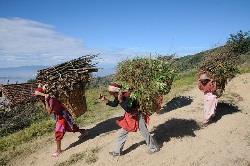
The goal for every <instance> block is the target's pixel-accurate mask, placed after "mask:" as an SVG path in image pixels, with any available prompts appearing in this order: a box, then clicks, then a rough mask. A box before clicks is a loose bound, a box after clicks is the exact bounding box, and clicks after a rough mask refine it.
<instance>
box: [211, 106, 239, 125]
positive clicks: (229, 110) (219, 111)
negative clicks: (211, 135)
mask: <svg viewBox="0 0 250 166" xmlns="http://www.w3.org/2000/svg"><path fill="white" fill-rule="evenodd" d="M236 112H241V110H239V108H238V106H236V105H234V104H231V103H226V102H219V103H218V104H217V107H216V110H215V116H214V117H213V118H211V121H210V123H215V122H217V121H218V120H220V119H221V118H222V116H224V115H227V114H233V113H236Z"/></svg>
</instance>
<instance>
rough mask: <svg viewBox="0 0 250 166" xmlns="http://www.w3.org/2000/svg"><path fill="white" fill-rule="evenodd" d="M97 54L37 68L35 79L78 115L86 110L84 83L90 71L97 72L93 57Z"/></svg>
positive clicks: (86, 81) (88, 79)
mask: <svg viewBox="0 0 250 166" xmlns="http://www.w3.org/2000/svg"><path fill="white" fill-rule="evenodd" d="M96 56H97V55H87V56H83V57H80V58H77V59H74V60H71V61H68V62H65V63H62V64H59V65H56V66H53V67H49V68H47V69H43V70H39V71H38V73H37V77H36V80H37V82H38V83H41V84H43V85H47V86H46V89H47V90H46V91H47V93H49V94H51V95H53V96H55V97H57V98H58V99H59V100H61V102H63V104H64V105H65V106H66V107H67V108H68V109H69V111H71V113H73V115H74V116H76V117H78V116H80V115H82V114H83V113H84V112H86V109H87V107H86V99H85V95H84V94H85V92H84V90H85V85H86V83H88V82H89V81H90V78H91V75H90V73H92V72H97V71H98V68H96V66H95V65H96V64H93V62H92V61H93V59H94V58H95V57H96Z"/></svg>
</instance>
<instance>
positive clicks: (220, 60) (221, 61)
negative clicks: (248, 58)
mask: <svg viewBox="0 0 250 166" xmlns="http://www.w3.org/2000/svg"><path fill="white" fill-rule="evenodd" d="M237 55H238V54H237V52H235V48H234V47H233V46H232V45H225V46H222V47H220V48H219V49H216V50H212V51H210V52H208V53H207V54H206V56H205V59H204V61H203V63H202V64H201V65H200V68H199V75H201V74H203V73H206V74H207V75H208V77H209V78H211V79H213V80H214V81H215V83H216V95H217V96H218V97H220V96H221V95H222V93H223V91H224V90H225V86H226V84H227V83H228V81H229V80H231V79H232V78H234V77H235V75H236V74H237V73H238V67H237V64H238V60H239V59H238V56H237Z"/></svg>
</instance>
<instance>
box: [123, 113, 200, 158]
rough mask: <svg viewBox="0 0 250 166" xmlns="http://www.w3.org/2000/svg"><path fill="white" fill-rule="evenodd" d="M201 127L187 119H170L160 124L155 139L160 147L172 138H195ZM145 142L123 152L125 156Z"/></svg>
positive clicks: (155, 131) (154, 132)
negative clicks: (196, 131)
mask: <svg viewBox="0 0 250 166" xmlns="http://www.w3.org/2000/svg"><path fill="white" fill-rule="evenodd" d="M199 129H200V126H199V124H198V123H197V122H196V121H195V120H192V119H191V120H187V119H175V118H173V119H170V120H168V121H166V122H165V123H163V124H160V125H159V126H157V127H156V129H155V130H154V131H153V132H152V133H153V134H154V136H153V137H154V139H155V141H156V142H157V143H158V145H159V146H160V147H162V146H163V143H164V142H166V141H169V140H170V138H172V137H176V138H181V137H185V136H191V137H195V133H194V131H195V130H199ZM145 143H146V142H145V141H141V142H138V143H135V144H133V145H131V146H130V147H129V148H127V149H126V150H124V151H123V155H124V154H127V153H129V152H131V151H132V150H135V149H136V148H137V147H139V146H141V145H143V144H145Z"/></svg>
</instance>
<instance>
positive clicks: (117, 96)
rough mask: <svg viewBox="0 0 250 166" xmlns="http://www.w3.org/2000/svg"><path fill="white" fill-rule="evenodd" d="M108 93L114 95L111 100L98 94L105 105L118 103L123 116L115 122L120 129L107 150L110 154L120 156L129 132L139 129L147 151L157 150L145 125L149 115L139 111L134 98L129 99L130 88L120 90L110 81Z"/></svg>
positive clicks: (113, 105) (114, 105) (116, 104)
mask: <svg viewBox="0 0 250 166" xmlns="http://www.w3.org/2000/svg"><path fill="white" fill-rule="evenodd" d="M108 91H109V93H110V95H112V96H113V97H114V100H113V101H110V100H108V99H107V98H106V97H105V96H103V95H100V100H102V101H104V102H106V105H108V106H111V107H117V106H118V105H120V106H121V107H122V108H123V109H124V111H125V114H124V116H123V117H122V118H121V119H119V120H117V124H118V125H119V126H120V127H121V129H120V130H119V131H118V132H117V138H116V140H115V147H114V149H113V151H112V152H109V154H110V155H112V156H120V155H121V153H122V149H123V146H124V144H125V142H126V140H127V137H128V133H129V132H136V131H137V130H139V131H140V133H141V135H142V136H143V137H144V139H145V141H146V144H147V146H148V148H149V151H148V152H149V153H150V154H151V153H155V152H158V151H159V150H160V149H159V146H158V144H157V143H156V141H155V140H154V138H153V137H152V136H151V135H150V133H149V131H148V129H147V125H146V124H148V122H149V116H148V115H147V114H145V113H142V112H139V111H138V109H139V104H138V102H137V101H136V100H133V101H132V100H131V99H130V94H131V90H127V91H125V92H121V86H120V85H118V84H116V83H112V84H110V85H109V87H108Z"/></svg>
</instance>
